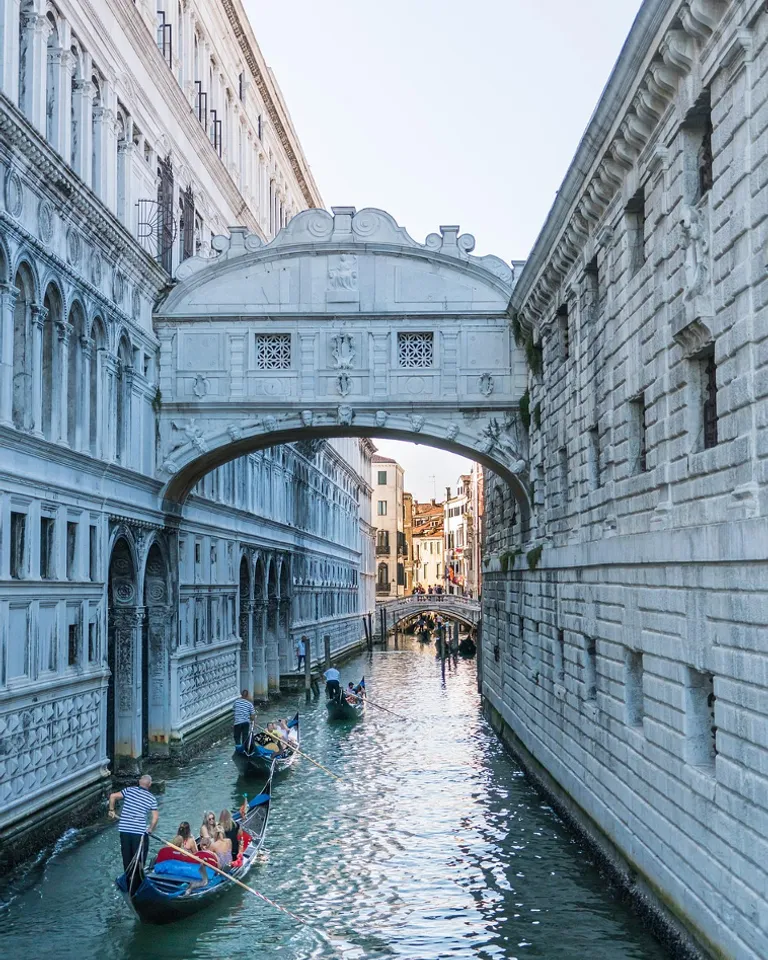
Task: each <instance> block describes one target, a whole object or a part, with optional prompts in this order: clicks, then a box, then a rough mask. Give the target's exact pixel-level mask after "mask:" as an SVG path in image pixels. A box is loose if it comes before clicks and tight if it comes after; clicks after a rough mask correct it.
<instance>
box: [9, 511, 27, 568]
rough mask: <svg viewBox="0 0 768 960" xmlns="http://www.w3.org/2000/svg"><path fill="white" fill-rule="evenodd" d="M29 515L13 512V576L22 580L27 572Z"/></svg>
mask: <svg viewBox="0 0 768 960" xmlns="http://www.w3.org/2000/svg"><path fill="white" fill-rule="evenodd" d="M26 540H27V517H26V515H25V514H23V513H15V512H11V577H12V578H13V579H14V580H22V579H23V578H24V576H25V574H26V572H27V543H26Z"/></svg>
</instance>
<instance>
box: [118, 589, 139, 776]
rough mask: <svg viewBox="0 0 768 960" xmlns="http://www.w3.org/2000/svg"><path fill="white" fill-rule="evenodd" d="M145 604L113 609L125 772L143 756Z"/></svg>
mask: <svg viewBox="0 0 768 960" xmlns="http://www.w3.org/2000/svg"><path fill="white" fill-rule="evenodd" d="M144 614H145V611H144V608H143V607H128V606H126V607H118V608H114V609H113V610H112V611H111V616H112V618H113V624H114V644H115V678H114V683H115V767H116V768H120V769H122V770H124V771H125V772H134V771H135V770H136V769H137V768H138V764H137V763H136V762H135V760H136V758H138V757H140V756H141V753H142V742H141V726H142V725H141V710H142V698H141V695H140V693H141V649H142V642H141V641H142V628H143V625H144Z"/></svg>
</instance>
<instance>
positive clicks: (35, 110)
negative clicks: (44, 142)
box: [19, 13, 51, 136]
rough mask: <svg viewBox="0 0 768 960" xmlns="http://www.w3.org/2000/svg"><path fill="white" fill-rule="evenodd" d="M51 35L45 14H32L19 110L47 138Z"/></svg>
mask: <svg viewBox="0 0 768 960" xmlns="http://www.w3.org/2000/svg"><path fill="white" fill-rule="evenodd" d="M50 32H51V24H50V22H49V21H48V19H47V17H45V16H44V15H43V14H40V13H28V14H27V15H26V16H25V18H24V23H23V24H22V28H21V44H22V47H23V49H24V50H25V69H24V71H23V74H24V75H23V77H21V88H20V90H19V107H20V109H21V111H22V112H23V113H24V114H25V116H26V117H27V119H28V120H30V121H31V122H32V123H33V124H34V125H35V126H36V127H37V129H38V130H39V131H40V132H41V133H42V135H43V136H45V87H46V80H47V75H48V70H47V66H48V50H47V43H48V35H49V34H50ZM19 56H21V51H20V52H19Z"/></svg>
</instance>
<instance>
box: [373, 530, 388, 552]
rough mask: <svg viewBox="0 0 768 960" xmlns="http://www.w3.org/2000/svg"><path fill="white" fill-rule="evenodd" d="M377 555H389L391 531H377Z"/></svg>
mask: <svg viewBox="0 0 768 960" xmlns="http://www.w3.org/2000/svg"><path fill="white" fill-rule="evenodd" d="M376 553H389V530H377V531H376Z"/></svg>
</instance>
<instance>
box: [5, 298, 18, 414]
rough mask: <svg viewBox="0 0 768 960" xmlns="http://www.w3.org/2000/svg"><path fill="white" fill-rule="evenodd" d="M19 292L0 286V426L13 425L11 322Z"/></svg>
mask: <svg viewBox="0 0 768 960" xmlns="http://www.w3.org/2000/svg"><path fill="white" fill-rule="evenodd" d="M18 296H19V291H18V290H17V289H16V287H14V286H12V285H11V284H5V283H3V284H0V424H2V425H3V426H7V427H10V426H12V425H13V321H14V310H15V308H16V299H17V298H18Z"/></svg>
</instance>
